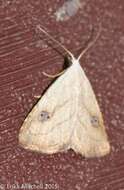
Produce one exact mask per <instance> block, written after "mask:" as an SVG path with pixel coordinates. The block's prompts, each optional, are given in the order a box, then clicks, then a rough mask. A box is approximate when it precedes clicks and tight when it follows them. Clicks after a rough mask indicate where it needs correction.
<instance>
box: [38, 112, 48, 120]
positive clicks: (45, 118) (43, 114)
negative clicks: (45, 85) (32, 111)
mask: <svg viewBox="0 0 124 190" xmlns="http://www.w3.org/2000/svg"><path fill="white" fill-rule="evenodd" d="M48 119H50V114H49V113H48V112H47V111H42V112H41V114H40V121H42V122H44V121H47V120H48Z"/></svg>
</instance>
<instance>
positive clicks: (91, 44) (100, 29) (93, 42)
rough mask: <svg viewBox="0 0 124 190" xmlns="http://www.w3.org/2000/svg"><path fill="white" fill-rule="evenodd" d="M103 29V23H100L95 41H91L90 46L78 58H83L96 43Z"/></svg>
mask: <svg viewBox="0 0 124 190" xmlns="http://www.w3.org/2000/svg"><path fill="white" fill-rule="evenodd" d="M101 31H102V26H101V24H99V31H98V33H97V35H96V37H95V39H94V40H93V41H91V42H90V43H89V44H88V46H87V47H86V48H85V49H84V50H83V51H82V52H81V53H80V55H79V56H78V58H77V60H78V61H79V60H80V59H81V57H82V56H83V55H84V54H85V53H86V52H87V51H88V50H89V49H90V48H91V47H92V46H93V45H94V44H95V43H96V41H97V40H98V38H99V36H100V34H101Z"/></svg>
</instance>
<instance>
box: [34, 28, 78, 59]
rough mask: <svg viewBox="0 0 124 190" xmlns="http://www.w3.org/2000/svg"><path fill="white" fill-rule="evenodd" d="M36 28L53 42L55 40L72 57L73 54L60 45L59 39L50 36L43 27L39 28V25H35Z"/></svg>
mask: <svg viewBox="0 0 124 190" xmlns="http://www.w3.org/2000/svg"><path fill="white" fill-rule="evenodd" d="M37 28H38V29H39V30H40V31H42V32H43V33H44V34H45V35H46V36H48V37H49V38H50V39H51V40H52V41H53V42H55V43H56V44H57V45H59V46H60V47H61V48H63V49H64V50H65V51H66V52H67V53H68V54H69V55H70V57H71V58H72V59H73V58H74V56H73V54H72V53H71V52H70V51H69V50H68V49H67V48H66V47H65V46H64V45H62V44H61V43H60V42H59V41H57V40H56V39H55V38H54V37H52V36H51V35H50V34H49V33H48V32H47V31H46V30H45V29H43V27H42V28H41V27H40V26H39V25H38V26H37Z"/></svg>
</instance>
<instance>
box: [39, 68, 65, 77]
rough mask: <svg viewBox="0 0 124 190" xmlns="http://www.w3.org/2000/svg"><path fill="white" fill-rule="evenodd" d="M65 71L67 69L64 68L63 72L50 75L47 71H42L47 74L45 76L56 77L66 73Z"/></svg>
mask: <svg viewBox="0 0 124 190" xmlns="http://www.w3.org/2000/svg"><path fill="white" fill-rule="evenodd" d="M65 71H66V69H64V70H63V71H62V72H60V73H57V74H55V75H50V74H48V73H46V72H42V73H43V75H45V76H47V77H49V78H56V77H59V76H60V75H62V74H64V73H65Z"/></svg>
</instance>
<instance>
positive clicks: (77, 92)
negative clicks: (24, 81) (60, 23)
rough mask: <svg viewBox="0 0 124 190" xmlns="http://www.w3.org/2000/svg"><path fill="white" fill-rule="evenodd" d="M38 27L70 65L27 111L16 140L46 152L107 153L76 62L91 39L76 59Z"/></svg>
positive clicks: (93, 102)
mask: <svg viewBox="0 0 124 190" xmlns="http://www.w3.org/2000/svg"><path fill="white" fill-rule="evenodd" d="M38 29H39V30H41V31H42V32H44V33H45V34H46V35H47V36H49V37H50V38H51V39H52V40H53V41H55V42H56V43H58V44H59V45H60V46H61V47H63V48H64V49H65V51H66V52H67V53H68V54H69V55H70V57H71V63H72V65H71V66H70V67H69V68H68V69H67V70H66V71H65V72H64V73H63V74H61V76H60V77H59V78H58V79H57V80H56V81H55V82H54V83H53V84H52V85H51V86H50V87H49V88H48V90H47V91H46V93H45V94H44V95H43V96H42V97H41V99H40V100H39V101H38V103H37V104H36V105H35V106H34V108H33V109H32V111H31V112H30V113H29V115H28V116H27V118H26V119H25V121H24V123H23V125H22V127H21V129H20V132H19V143H20V144H21V145H22V146H23V147H24V148H26V149H30V150H33V151H38V152H41V153H48V154H52V153H56V152H61V151H66V150H68V149H73V150H74V151H75V152H77V153H80V154H81V155H82V156H85V157H100V156H104V155H106V154H108V153H109V152H110V144H109V142H108V138H107V134H106V131H105V126H104V123H103V118H102V114H101V112H100V108H99V106H98V103H97V100H96V97H95V94H94V92H93V89H92V86H91V84H90V82H89V80H88V78H87V77H86V75H85V73H84V70H83V69H82V67H81V66H80V63H79V60H80V58H81V56H82V55H83V54H84V53H85V52H86V51H87V50H88V49H89V47H91V45H93V43H94V41H93V42H92V43H90V44H89V45H88V47H87V48H86V49H85V50H84V51H83V52H82V53H81V54H80V55H79V57H78V58H77V59H76V58H75V57H74V56H73V55H72V53H71V52H70V51H68V50H67V49H66V48H65V47H64V46H63V45H61V44H60V43H59V42H57V41H56V40H55V39H53V38H52V37H51V36H50V35H49V34H48V33H47V32H46V31H45V30H44V29H42V28H41V27H40V26H38ZM97 37H98V36H97ZM97 37H96V39H97ZM96 39H95V40H96Z"/></svg>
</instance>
